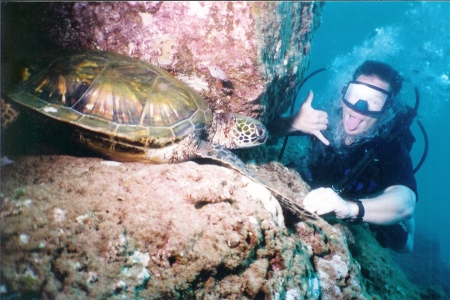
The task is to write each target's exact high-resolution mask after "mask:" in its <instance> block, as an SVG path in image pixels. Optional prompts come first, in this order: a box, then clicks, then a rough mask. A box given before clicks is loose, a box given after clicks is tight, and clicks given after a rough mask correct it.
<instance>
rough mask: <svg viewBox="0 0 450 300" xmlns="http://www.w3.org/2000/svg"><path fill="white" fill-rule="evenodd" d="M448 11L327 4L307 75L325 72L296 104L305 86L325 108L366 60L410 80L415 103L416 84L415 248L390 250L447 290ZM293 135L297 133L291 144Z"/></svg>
mask: <svg viewBox="0 0 450 300" xmlns="http://www.w3.org/2000/svg"><path fill="white" fill-rule="evenodd" d="M449 12H450V2H414V3H413V2H326V4H325V6H324V10H323V15H322V24H321V26H320V27H319V29H318V30H317V31H316V33H315V37H314V44H313V47H312V52H311V64H310V67H309V70H308V71H307V72H306V73H305V76H307V75H308V74H310V73H312V72H313V71H315V70H318V69H320V68H323V67H328V68H330V70H329V71H325V72H321V73H318V74H317V75H314V76H313V77H311V78H310V79H309V80H308V81H307V82H306V83H305V85H304V86H303V87H302V89H301V91H300V93H299V95H298V97H297V100H296V106H297V107H296V109H295V111H297V109H298V107H299V106H300V105H301V103H302V101H303V99H305V98H306V95H307V92H308V90H309V89H311V90H312V91H313V92H314V94H315V99H314V101H313V106H315V107H316V108H318V109H325V107H326V105H330V104H329V99H330V97H333V95H335V94H336V93H337V92H336V91H339V89H340V88H341V87H342V84H343V83H344V82H345V81H346V80H348V78H349V76H351V72H352V71H353V70H354V69H355V68H356V67H357V66H358V65H360V64H361V63H362V62H363V61H364V60H366V59H375V60H381V61H384V62H386V63H389V64H391V65H392V66H393V67H394V68H395V69H397V70H398V71H400V72H401V73H402V75H403V76H404V77H405V78H406V79H408V81H409V82H406V83H404V85H403V92H402V93H403V95H402V99H403V101H405V102H406V103H407V104H408V105H410V106H414V103H415V95H414V85H416V86H417V87H418V89H419V91H420V107H419V110H418V118H417V119H418V120H420V122H421V123H422V124H423V125H424V127H425V130H426V133H427V135H428V139H429V150H428V153H427V157H426V160H425V162H424V164H423V165H422V167H421V168H420V169H419V170H418V171H417V173H416V174H415V175H416V180H417V183H418V192H419V200H418V203H417V206H416V214H415V219H416V241H415V249H414V252H413V253H412V254H401V255H396V254H394V253H393V256H394V257H395V258H397V260H398V261H399V263H400V264H401V265H402V268H404V269H405V272H406V273H407V276H408V277H409V279H410V280H411V281H413V282H414V283H416V284H421V285H429V284H431V285H440V286H442V287H443V288H444V290H446V292H447V294H448V293H449V292H450V291H449V282H450V272H449V268H450V251H448V249H450V233H449V229H448V228H449V223H448V219H449V216H450V196H449V190H448V188H449V186H450V180H449V176H448V172H449V170H450V157H449V153H450V139H449V136H450V135H449V129H450V103H449V98H450V43H449V42H450V19H449V18H448V14H449ZM332 99H336V98H335V96H334V98H332ZM338 100H339V99H338ZM327 101H328V102H327ZM287 114H289V113H287ZM411 129H412V131H413V133H414V135H415V138H416V142H415V144H414V146H413V149H412V151H411V154H412V159H413V163H414V166H416V165H417V164H418V163H419V161H420V159H421V157H422V155H423V154H424V146H425V145H424V144H425V143H424V135H423V134H422V132H421V131H420V128H419V126H418V125H417V123H416V122H414V123H413V125H412V126H411ZM291 139H292V138H291ZM294 141H295V138H294V139H292V141H291V140H290V143H295V142H294Z"/></svg>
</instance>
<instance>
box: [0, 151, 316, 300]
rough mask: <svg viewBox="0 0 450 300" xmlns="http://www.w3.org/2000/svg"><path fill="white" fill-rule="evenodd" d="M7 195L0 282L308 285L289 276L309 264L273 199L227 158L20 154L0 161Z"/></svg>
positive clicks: (182, 292) (222, 292)
mask: <svg viewBox="0 0 450 300" xmlns="http://www.w3.org/2000/svg"><path fill="white" fill-rule="evenodd" d="M2 200H3V202H2V213H1V222H2V232H1V233H2V277H3V278H2V279H3V280H2V282H4V283H6V287H7V289H8V291H19V292H20V293H21V295H27V294H28V295H33V296H36V295H41V294H42V295H41V296H42V297H43V298H47V299H67V298H72V299H74V298H85V297H89V298H94V299H98V298H104V297H113V296H117V297H118V298H121V297H122V296H126V297H128V298H133V297H143V298H146V299H180V298H202V299H218V298H220V297H232V298H234V297H236V298H240V297H243V298H249V299H252V298H255V297H256V296H257V295H271V296H270V297H274V295H275V294H284V293H286V291H287V290H289V288H290V287H293V286H297V287H302V289H304V290H303V292H304V293H305V294H308V293H309V294H310V295H312V293H313V291H312V290H311V288H310V287H309V285H308V282H307V281H305V278H304V277H293V275H294V274H305V273H308V274H310V276H311V277H313V274H314V272H313V269H312V266H311V264H310V262H309V261H308V256H309V255H308V254H307V251H306V248H304V249H303V248H302V246H301V245H299V244H298V243H297V240H298V238H297V237H296V236H295V235H292V234H290V233H288V231H287V230H286V228H285V225H284V220H283V215H282V212H281V209H280V206H279V204H278V202H276V200H275V199H274V198H273V197H272V196H271V194H270V193H269V192H268V190H267V189H265V188H264V187H262V186H260V185H258V184H256V183H254V182H253V181H251V180H249V179H248V178H246V177H243V176H242V175H240V174H238V173H236V172H235V171H233V170H229V169H226V168H223V167H219V166H214V165H198V164H196V163H194V162H187V163H182V164H177V165H148V164H140V163H122V164H119V163H116V162H109V161H104V160H101V159H96V158H91V159H90V158H75V157H70V156H35V157H22V158H19V159H17V160H16V162H15V163H14V164H9V165H6V166H3V168H2ZM285 261H289V266H290V268H289V269H287V266H286V263H285ZM316 288H317V287H316Z"/></svg>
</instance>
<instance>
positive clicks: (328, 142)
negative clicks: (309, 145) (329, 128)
mask: <svg viewBox="0 0 450 300" xmlns="http://www.w3.org/2000/svg"><path fill="white" fill-rule="evenodd" d="M313 134H314V135H315V136H316V137H317V138H318V139H319V140H320V141H321V142H322V143H324V144H325V145H327V146H328V145H329V144H330V141H328V140H327V139H326V138H325V137H324V136H323V134H322V132H320V131H319V130H317V131H314V132H313Z"/></svg>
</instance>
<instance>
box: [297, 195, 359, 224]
mask: <svg viewBox="0 0 450 300" xmlns="http://www.w3.org/2000/svg"><path fill="white" fill-rule="evenodd" d="M303 205H304V207H305V209H306V210H307V211H309V212H312V213H316V214H318V215H324V214H327V213H331V212H332V213H334V214H335V215H336V217H338V218H339V219H346V218H350V217H355V216H356V215H357V214H358V206H357V205H356V204H354V203H353V202H350V201H345V200H344V199H342V198H341V197H340V196H339V195H338V194H336V192H335V191H333V190H332V189H330V188H318V189H315V190H312V191H311V192H309V193H308V195H306V197H305V199H304V200H303Z"/></svg>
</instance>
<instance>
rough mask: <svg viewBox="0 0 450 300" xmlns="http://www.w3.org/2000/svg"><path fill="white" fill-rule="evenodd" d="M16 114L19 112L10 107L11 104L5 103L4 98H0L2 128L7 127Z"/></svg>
mask: <svg viewBox="0 0 450 300" xmlns="http://www.w3.org/2000/svg"><path fill="white" fill-rule="evenodd" d="M18 116H19V112H18V111H16V110H15V109H14V108H12V106H11V104H9V103H6V102H5V100H3V99H1V118H2V129H5V128H6V127H8V126H9V124H11V123H12V122H14V121H15V120H16V119H17V117H18Z"/></svg>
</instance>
